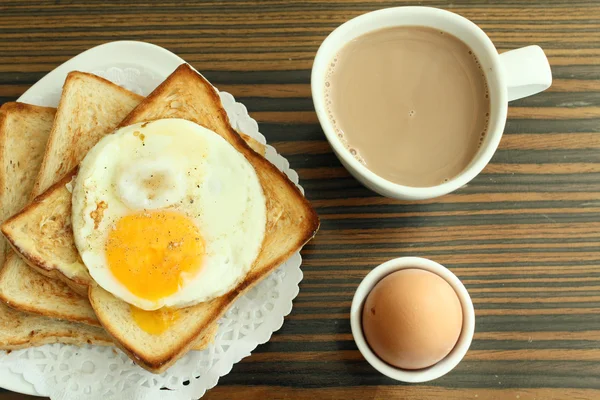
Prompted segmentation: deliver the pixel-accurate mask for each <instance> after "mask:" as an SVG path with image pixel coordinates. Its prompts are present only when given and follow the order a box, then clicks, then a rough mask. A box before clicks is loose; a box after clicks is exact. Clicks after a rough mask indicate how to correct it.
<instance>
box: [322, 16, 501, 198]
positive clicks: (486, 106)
mask: <svg viewBox="0 0 600 400" xmlns="http://www.w3.org/2000/svg"><path fill="white" fill-rule="evenodd" d="M325 86H326V88H325V89H326V90H325V93H326V99H325V103H326V105H327V113H328V116H329V118H330V120H331V121H332V122H333V125H334V127H335V129H336V132H337V134H338V136H339V137H340V139H342V142H343V143H344V144H345V145H346V146H347V147H348V149H349V150H350V152H351V153H352V154H353V155H354V156H355V157H356V159H358V160H359V161H360V162H361V163H363V164H364V165H366V166H367V168H369V169H370V170H371V171H373V172H374V173H376V174H377V175H379V176H381V177H383V178H385V179H387V180H390V181H392V182H395V183H399V184H402V185H406V186H414V187H429V186H435V185H439V184H441V183H443V182H445V181H447V180H449V179H451V178H453V177H455V176H456V175H458V174H460V173H461V172H462V171H463V170H464V169H465V168H466V167H467V166H468V164H469V163H470V162H471V160H472V159H473V158H474V157H475V154H476V153H477V151H478V149H479V147H480V146H481V143H482V142H483V139H484V137H485V133H486V130H487V124H488V118H489V113H490V101H489V96H488V88H487V84H486V81H485V77H484V75H483V72H482V69H481V67H480V65H479V61H478V60H477V58H476V57H475V56H474V54H473V52H472V51H471V49H470V48H469V47H468V46H467V45H466V44H464V43H463V42H461V41H460V40H459V39H457V38H456V37H454V36H452V35H450V34H448V33H445V32H441V31H439V30H434V29H431V28H426V27H417V26H403V27H394V28H386V29H381V30H378V31H374V32H370V33H367V34H365V35H363V36H359V37H358V38H357V39H354V40H352V41H351V42H349V43H348V44H346V45H345V46H344V47H343V48H342V49H341V50H340V52H339V53H338V54H337V55H336V56H335V57H334V58H333V59H332V61H331V63H330V66H329V70H328V75H327V79H326V83H325Z"/></svg>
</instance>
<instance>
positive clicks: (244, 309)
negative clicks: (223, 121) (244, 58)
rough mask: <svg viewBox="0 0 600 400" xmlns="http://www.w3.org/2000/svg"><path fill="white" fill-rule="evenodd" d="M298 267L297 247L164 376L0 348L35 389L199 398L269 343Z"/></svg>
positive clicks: (251, 125)
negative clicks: (210, 337)
mask: <svg viewBox="0 0 600 400" xmlns="http://www.w3.org/2000/svg"><path fill="white" fill-rule="evenodd" d="M92 72H94V73H96V74H97V75H100V76H103V77H105V78H107V79H109V80H111V81H113V82H115V83H117V84H119V85H121V86H123V87H125V88H127V89H129V90H132V91H134V92H136V93H139V94H144V95H147V94H148V93H150V92H151V91H152V90H153V89H154V88H155V87H156V86H157V85H158V84H159V83H160V82H161V81H162V80H164V78H166V76H158V75H157V74H156V73H153V72H151V71H150V70H147V69H144V68H143V67H140V66H135V67H132V66H118V67H108V68H103V69H96V70H92ZM61 83H62V82H61ZM59 85H60V84H58V83H57V85H56V87H55V88H52V89H51V90H47V91H46V92H45V93H43V94H37V95H29V97H28V98H27V100H28V101H29V102H31V103H34V104H38V105H45V106H54V107H55V106H56V105H57V104H58V100H59V98H60V86H59ZM220 95H221V100H222V102H223V105H224V106H225V109H226V110H227V113H228V115H229V118H230V120H231V123H232V125H233V127H234V128H236V129H238V130H239V131H241V132H244V133H245V134H247V135H249V136H252V137H253V138H255V139H257V140H258V141H260V142H261V143H263V144H265V143H266V140H265V137H264V136H263V135H262V134H261V133H260V132H259V131H258V124H257V123H256V121H255V120H254V119H252V118H251V117H250V116H249V115H248V111H247V110H246V107H244V105H242V104H240V103H236V101H235V99H234V98H233V96H232V95H231V94H229V93H226V92H221V93H220ZM266 158H267V159H268V160H269V161H270V162H271V163H273V164H274V165H275V166H277V168H279V169H280V170H282V171H283V172H285V173H286V175H287V176H288V177H289V178H290V180H292V181H293V182H294V183H296V184H298V174H296V172H295V171H293V170H291V169H290V168H289V163H288V162H287V160H286V159H285V158H283V157H282V156H280V155H279V154H277V152H276V151H275V149H273V147H271V146H267V152H266ZM300 189H301V190H302V188H300ZM300 264H301V258H300V253H299V252H297V253H295V254H294V255H293V256H292V257H291V258H290V259H289V260H288V261H287V262H285V263H284V264H283V265H281V266H280V267H279V268H278V269H277V270H276V271H275V272H274V273H272V274H271V275H270V276H268V277H267V278H265V279H264V280H263V281H262V282H261V283H260V284H258V285H257V286H256V287H255V288H253V289H252V290H251V291H249V292H248V293H247V294H245V295H244V296H243V297H241V298H240V299H239V300H238V301H237V302H236V303H235V304H234V305H233V307H232V308H231V309H230V310H229V311H228V312H227V313H226V314H225V316H224V317H223V318H222V319H221V321H220V322H219V331H218V334H217V336H216V338H215V341H214V343H213V344H211V345H210V346H209V348H207V349H206V350H204V351H191V352H189V353H188V354H187V355H186V356H184V357H183V358H182V359H180V360H179V361H178V362H177V363H176V364H175V365H174V366H172V367H171V368H169V369H168V370H167V371H166V372H165V373H163V374H162V375H155V374H152V373H149V372H147V371H145V370H144V369H142V368H140V367H138V366H136V365H135V364H134V363H133V362H132V361H131V360H130V359H129V358H128V357H127V356H126V355H125V354H124V353H122V352H121V351H120V350H117V349H115V348H111V347H101V346H89V345H88V346H85V347H75V346H68V345H61V344H53V345H46V346H42V347H37V348H30V349H26V350H19V351H13V352H11V353H10V354H6V352H0V364H1V365H2V366H3V367H5V368H9V370H10V371H11V372H13V373H17V374H22V375H23V377H24V379H25V380H26V381H27V382H29V383H31V384H32V385H33V386H34V388H35V390H36V391H37V393H39V394H41V395H46V396H49V397H51V398H52V399H56V400H83V399H90V398H94V399H102V400H108V399H119V400H120V399H136V400H142V399H143V400H170V399H185V400H187V399H197V398H199V397H201V396H202V395H204V393H205V392H206V390H208V389H210V388H212V387H214V386H215V385H216V384H217V381H218V380H219V377H221V376H223V375H225V374H227V373H229V372H230V371H231V368H232V367H233V364H235V363H237V362H239V361H240V360H241V359H242V358H244V357H247V356H248V355H250V352H251V351H252V350H253V349H254V348H256V346H257V345H259V344H262V343H265V342H267V341H268V340H269V339H270V337H271V334H272V333H273V332H275V331H276V330H278V329H279V328H280V327H281V325H282V324H283V317H284V316H286V315H288V314H289V313H290V311H291V310H292V300H293V299H294V298H295V297H296V295H297V294H298V283H299V282H300V281H301V280H302V271H301V270H300ZM164 388H168V389H170V390H164Z"/></svg>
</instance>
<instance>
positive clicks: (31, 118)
mask: <svg viewBox="0 0 600 400" xmlns="http://www.w3.org/2000/svg"><path fill="white" fill-rule="evenodd" d="M55 112H56V110H55V109H54V108H48V107H38V106H33V105H29V104H24V103H5V104H4V105H2V107H0V218H2V220H4V219H5V218H6V217H7V216H8V215H10V214H12V213H14V212H15V211H17V210H19V209H20V208H21V207H23V206H24V205H25V204H27V200H28V199H29V196H30V194H31V190H32V189H33V186H34V183H35V179H36V176H37V174H38V171H39V169H40V166H41V164H42V157H43V155H44V150H45V149H46V143H47V141H48V135H49V133H50V129H51V128H52V121H53V120H54V115H55ZM0 243H1V246H2V252H1V253H0V257H1V258H0V259H1V260H2V262H4V255H5V250H6V249H7V248H6V241H5V240H4V238H0ZM8 252H9V253H12V251H10V250H9V251H8ZM8 257H9V258H10V257H15V254H11V255H8ZM56 342H60V343H66V344H74V345H80V346H81V345H84V344H86V343H90V344H92V343H93V344H100V345H110V344H112V340H111V338H110V336H108V334H107V333H106V332H105V331H104V330H103V329H101V328H94V327H88V326H82V325H79V324H73V323H69V322H65V321H57V320H53V319H50V318H46V317H42V316H36V315H30V314H26V313H23V312H20V311H17V310H14V309H12V308H10V307H8V306H7V305H6V304H4V303H0V349H2V350H13V349H20V348H24V347H32V346H41V345H43V344H47V343H56Z"/></svg>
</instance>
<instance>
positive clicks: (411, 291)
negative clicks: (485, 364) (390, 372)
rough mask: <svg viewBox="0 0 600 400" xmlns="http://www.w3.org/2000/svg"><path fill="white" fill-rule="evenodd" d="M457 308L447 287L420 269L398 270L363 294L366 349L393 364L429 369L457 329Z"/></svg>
mask: <svg viewBox="0 0 600 400" xmlns="http://www.w3.org/2000/svg"><path fill="white" fill-rule="evenodd" d="M462 321H463V315H462V307H461V303H460V300H459V299H458V296H457V294H456V292H455V291H454V289H453V288H452V286H450V284H449V283H448V282H446V280H444V279H443V278H441V277H440V276H438V275H436V274H434V273H432V272H429V271H426V270H423V269H416V268H411V269H402V270H400V271H397V272H393V273H391V274H389V275H387V276H386V277H385V278H383V279H382V280H381V281H379V282H378V283H377V284H376V285H375V287H374V288H373V289H372V290H371V292H370V293H369V294H368V296H367V298H366V300H365V303H364V308H363V313H362V328H363V332H364V336H365V339H366V340H367V343H368V344H369V346H370V347H371V350H373V352H374V353H375V354H377V356H379V358H381V359H382V360H383V361H385V362H387V363H388V364H391V365H393V366H395V367H397V368H402V369H421V368H427V367H430V366H432V365H434V364H436V363H437V362H439V361H440V360H442V359H443V358H444V357H446V356H447V355H448V354H449V353H450V351H451V350H452V348H453V347H454V345H456V342H457V341H458V338H459V336H460V333H461V329H462Z"/></svg>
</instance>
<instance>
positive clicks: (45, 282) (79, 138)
mask: <svg viewBox="0 0 600 400" xmlns="http://www.w3.org/2000/svg"><path fill="white" fill-rule="evenodd" d="M142 99H143V97H142V96H139V95H137V94H135V93H132V92H130V91H128V90H126V89H123V88H122V87H120V86H118V85H115V84H113V83H111V82H109V81H107V80H105V79H103V78H100V77H98V76H96V75H92V74H87V73H83V72H77V71H74V72H71V73H69V75H68V76H67V79H66V80H65V83H64V86H63V93H62V96H61V99H60V103H59V106H58V110H57V112H56V117H55V119H54V124H53V125H52V130H51V132H50V135H49V138H48V145H47V148H46V152H45V154H44V157H43V160H42V162H41V167H40V168H39V174H38V175H37V178H36V179H35V183H34V185H33V193H32V194H33V196H37V195H39V194H40V193H42V192H43V191H45V190H46V189H47V188H48V187H49V186H50V185H52V184H53V183H54V182H56V181H57V180H59V179H60V178H61V177H62V176H63V175H64V174H65V173H68V172H69V171H70V170H71V169H72V168H73V167H75V166H76V165H77V164H78V163H79V161H81V159H82V158H83V157H84V156H85V154H86V153H87V151H88V150H89V149H90V148H91V147H92V146H93V145H94V144H96V142H97V141H98V140H100V138H101V137H102V136H104V135H105V134H107V133H109V132H111V131H113V130H114V128H115V127H116V125H117V124H118V123H119V122H120V121H121V120H122V119H123V118H124V116H125V115H127V114H128V113H129V112H130V111H131V110H132V109H133V108H134V107H135V106H136V105H137V104H139V102H140V101H141V100H142ZM67 215H69V216H70V212H69V213H68V214H67ZM61 222H62V223H60V224H58V223H57V221H54V220H53V218H52V216H50V215H48V218H46V215H42V216H41V218H40V219H38V220H36V221H35V223H37V224H39V225H38V228H39V230H40V233H41V236H39V237H38V238H36V239H33V238H32V237H27V238H26V239H27V240H32V239H33V240H36V241H37V243H38V244H39V245H41V246H47V247H48V248H51V249H53V248H56V249H61V248H62V246H60V245H58V242H57V240H60V237H58V238H57V237H56V236H49V235H48V234H47V232H48V231H50V230H51V229H52V228H53V227H56V226H57V225H58V226H59V228H60V229H63V230H70V217H68V218H67V219H66V220H64V219H63V221H61ZM78 259H79V258H78V256H77V257H76V258H75V259H71V260H70V261H71V262H72V263H73V264H74V265H75V266H77V264H76V261H78ZM30 266H31V267H33V268H34V269H35V270H34V269H32V268H30V267H28V266H27V264H26V263H25V262H24V261H23V260H22V259H21V258H20V257H16V256H11V257H8V258H7V261H6V262H5V264H4V266H3V268H2V271H0V298H1V299H2V300H3V301H4V302H6V303H8V304H10V305H11V307H13V308H15V309H18V310H21V311H25V312H31V313H36V314H40V315H43V316H48V317H53V318H60V319H66V320H70V321H75V322H82V323H87V324H92V325H99V324H98V321H97V319H96V317H95V315H94V312H93V310H92V309H91V307H90V304H89V302H88V300H87V298H86V296H85V295H86V293H87V285H86V284H84V283H87V280H84V281H83V283H82V280H73V281H72V280H68V279H66V278H65V276H64V275H63V274H61V273H58V271H54V270H52V269H49V268H44V266H45V264H43V263H40V264H34V263H30ZM75 269H76V267H75ZM36 271H37V272H36ZM38 272H40V273H42V274H43V275H45V276H42V275H40V274H39V273H38ZM85 272H87V271H85ZM48 277H49V278H52V279H48ZM56 278H58V279H61V278H64V279H62V280H63V281H64V282H66V283H67V284H68V285H69V286H70V287H67V286H66V285H65V284H64V283H63V282H58V281H55V280H54V279H56ZM88 279H89V277H88ZM77 293H79V295H78V294H77ZM82 295H83V296H82Z"/></svg>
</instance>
